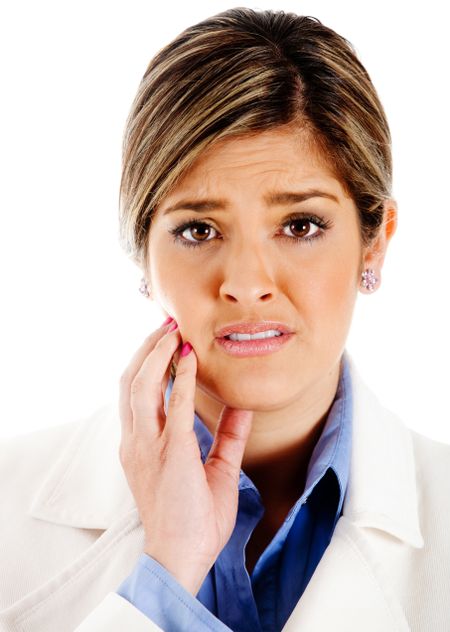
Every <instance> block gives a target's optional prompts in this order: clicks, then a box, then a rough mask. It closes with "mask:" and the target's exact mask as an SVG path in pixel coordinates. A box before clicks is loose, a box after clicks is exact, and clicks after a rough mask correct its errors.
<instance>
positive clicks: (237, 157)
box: [167, 126, 339, 198]
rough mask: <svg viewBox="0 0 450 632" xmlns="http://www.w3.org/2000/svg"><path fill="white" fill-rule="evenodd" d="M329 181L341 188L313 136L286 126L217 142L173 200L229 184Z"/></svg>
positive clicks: (182, 181) (180, 183)
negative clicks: (237, 182) (180, 194)
mask: <svg viewBox="0 0 450 632" xmlns="http://www.w3.org/2000/svg"><path fill="white" fill-rule="evenodd" d="M280 177H281V178H282V179H283V180H287V181H299V180H305V181H306V180H318V179H320V180H322V181H325V180H327V181H328V182H329V183H330V184H332V182H333V181H334V182H335V184H337V185H339V182H338V178H337V177H336V174H335V172H334V171H333V169H332V167H331V163H330V161H329V160H328V156H326V155H325V154H324V153H323V152H322V151H321V150H320V149H319V146H318V144H317V143H315V142H314V139H313V138H312V137H311V134H310V133H308V132H306V131H304V130H302V129H298V127H291V126H289V127H288V126H285V127H283V128H275V129H273V130H267V131H264V132H258V133H257V134H252V135H246V136H239V137H235V138H226V139H222V140H219V141H216V142H214V143H213V144H212V145H211V146H209V147H208V148H207V149H206V150H205V151H203V153H202V154H200V156H199V157H198V158H197V159H196V161H195V162H194V163H193V165H192V166H191V167H190V168H189V169H188V170H187V171H186V172H185V174H184V175H183V176H182V177H181V178H180V180H179V181H178V183H177V186H176V188H175V189H173V190H172V192H171V193H170V194H169V195H168V196H167V197H168V198H172V197H173V195H177V194H178V193H181V192H183V193H185V192H187V191H192V192H193V191H194V190H195V191H197V192H200V191H199V189H201V190H202V191H205V190H206V189H208V188H209V186H214V187H217V186H221V185H223V184H226V183H227V182H229V181H232V182H235V181H236V180H249V181H250V180H252V179H254V180H255V183H257V182H261V181H262V182H263V183H264V182H265V181H266V179H267V182H268V181H269V180H271V181H273V180H274V179H278V178H280Z"/></svg>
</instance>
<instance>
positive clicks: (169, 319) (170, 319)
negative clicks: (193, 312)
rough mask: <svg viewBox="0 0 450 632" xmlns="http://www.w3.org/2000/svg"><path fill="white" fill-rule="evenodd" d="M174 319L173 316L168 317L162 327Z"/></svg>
mask: <svg viewBox="0 0 450 632" xmlns="http://www.w3.org/2000/svg"><path fill="white" fill-rule="evenodd" d="M172 321H173V318H172V316H168V317H167V318H166V320H165V321H164V322H163V324H162V325H161V327H164V326H165V325H168V324H169V323H171V322H172Z"/></svg>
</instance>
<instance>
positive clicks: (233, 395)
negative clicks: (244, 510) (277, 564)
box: [121, 126, 397, 594]
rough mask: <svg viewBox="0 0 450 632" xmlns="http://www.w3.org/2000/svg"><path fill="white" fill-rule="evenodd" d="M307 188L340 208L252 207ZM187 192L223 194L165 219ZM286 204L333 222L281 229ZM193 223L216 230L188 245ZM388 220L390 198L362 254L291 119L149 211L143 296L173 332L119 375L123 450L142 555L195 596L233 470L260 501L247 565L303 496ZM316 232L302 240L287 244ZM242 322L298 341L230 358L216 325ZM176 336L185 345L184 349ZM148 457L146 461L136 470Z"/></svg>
mask: <svg viewBox="0 0 450 632" xmlns="http://www.w3.org/2000/svg"><path fill="white" fill-rule="evenodd" d="M310 188H311V189H312V188H314V189H319V190H321V191H325V192H328V193H329V194H332V195H334V196H336V198H337V201H333V200H331V199H327V198H324V197H314V198H311V199H309V200H307V201H304V202H302V203H298V202H297V203H295V204H283V205H276V206H268V205H267V204H266V202H265V200H264V197H265V195H266V194H268V192H273V191H304V190H306V189H310ZM199 198H202V199H203V198H207V199H218V198H220V199H222V200H225V201H226V207H225V208H224V209H215V210H207V211H202V212H200V213H194V212H193V211H192V210H187V209H181V210H177V211H174V212H172V213H168V214H165V211H166V210H167V209H168V208H169V207H171V206H172V205H174V204H177V203H179V202H180V201H181V200H186V199H188V200H198V199H199ZM293 212H308V213H312V214H315V215H317V216H319V217H320V218H322V219H323V220H325V221H327V222H329V228H328V229H321V228H320V227H318V226H317V225H316V224H314V223H308V222H307V223H306V224H304V225H303V226H302V222H299V221H297V222H295V223H294V225H293V224H292V222H291V223H290V224H289V223H288V224H287V225H285V226H284V227H283V224H284V223H285V222H286V220H287V218H288V216H289V215H290V214H292V213H293ZM193 217H195V219H196V221H198V222H207V223H208V224H209V225H210V226H212V229H210V232H209V233H205V227H204V226H203V227H201V226H200V227H198V226H197V228H195V227H194V228H191V229H190V230H185V231H184V233H183V235H184V237H185V239H187V240H191V241H195V239H197V241H200V242H201V243H202V245H201V246H199V247H197V248H187V247H183V246H182V245H181V244H180V243H179V242H178V243H176V242H174V241H173V236H172V235H171V234H170V232H169V230H170V229H173V228H174V227H175V226H176V225H177V224H181V223H182V222H185V221H188V220H189V219H191V218H193ZM396 226H397V209H396V203H395V201H394V200H388V201H387V202H386V203H385V218H384V223H383V226H382V227H381V230H380V233H379V236H378V238H377V239H376V241H375V242H374V243H373V244H372V245H371V246H370V247H369V248H365V249H363V248H362V245H361V241H360V235H359V219H358V215H357V209H356V207H355V204H354V202H353V200H352V199H351V198H350V197H349V196H348V195H347V194H346V193H345V190H344V188H343V186H342V184H341V183H340V182H339V180H338V178H337V177H336V175H335V174H334V173H333V171H332V170H331V169H330V168H329V166H328V165H327V163H326V161H325V160H324V159H323V157H321V156H320V155H319V154H318V153H317V152H316V151H314V149H313V147H312V145H311V143H309V142H308V137H307V135H306V132H304V131H302V130H300V129H298V128H293V127H291V126H285V127H283V128H278V129H276V130H271V131H268V132H263V133H260V134H258V135H255V136H253V137H250V138H239V139H232V140H230V139H228V140H225V141H221V142H220V143H216V144H215V145H214V146H212V147H211V148H210V149H208V150H207V151H206V152H204V154H203V155H202V156H201V157H200V158H199V159H198V160H197V162H196V163H195V164H194V166H193V167H192V168H191V169H190V171H189V172H188V173H187V174H186V175H185V176H184V177H183V179H182V180H181V181H180V182H179V183H178V185H177V187H176V188H175V189H174V190H173V191H172V192H171V193H170V195H168V196H167V197H166V198H165V199H164V200H163V202H162V203H161V204H160V206H159V207H158V208H157V210H156V213H155V216H154V219H153V222H152V228H151V232H150V235H149V249H148V259H147V265H146V269H145V270H144V273H145V277H146V280H147V282H148V285H149V286H150V287H151V289H152V294H153V299H154V300H157V301H158V303H159V304H160V306H161V308H162V309H163V311H164V312H165V313H166V314H167V315H170V316H172V317H173V318H174V319H175V321H176V322H177V323H178V329H177V330H176V331H175V332H171V333H169V334H168V333H165V331H162V330H161V331H159V330H158V331H157V332H155V333H154V334H153V337H152V336H150V337H149V339H148V340H147V341H146V342H145V343H144V345H143V347H142V348H141V349H140V350H139V351H138V352H137V354H136V356H135V357H134V359H133V360H132V362H131V363H130V365H129V367H128V368H127V370H126V371H125V373H124V376H123V378H122V386H121V393H122V394H121V401H122V404H121V411H122V413H121V414H122V421H123V447H122V452H121V454H122V464H123V466H124V470H125V473H126V475H127V478H128V481H129V484H130V487H131V489H132V491H133V494H134V496H135V499H136V502H137V505H138V508H139V510H140V515H141V520H142V522H143V524H144V529H145V532H146V534H148V537H147V538H146V548H145V551H146V552H147V553H148V554H149V555H152V556H153V557H154V558H155V559H157V560H158V561H160V563H162V564H163V565H164V566H166V568H168V569H169V570H170V571H171V572H172V573H173V574H174V576H175V577H176V578H177V579H178V580H179V581H180V582H181V583H182V584H183V585H184V586H185V587H186V588H187V589H188V590H190V591H191V592H192V594H196V592H197V591H198V589H199V588H200V586H201V583H202V581H203V579H204V577H205V576H206V574H207V572H208V571H209V568H211V566H212V565H213V564H214V562H215V559H216V558H217V556H218V554H219V553H220V551H221V550H222V548H223V546H224V545H225V544H226V542H227V540H228V539H229V536H230V535H231V532H232V529H233V527H234V521H235V518H236V511H237V482H238V478H239V469H240V467H242V468H243V469H244V470H245V472H246V473H247V474H248V475H249V476H250V478H251V479H252V480H253V482H254V483H255V485H256V486H257V488H258V490H259V491H260V493H261V496H262V500H263V503H264V506H265V508H266V512H265V515H264V517H263V519H262V520H261V522H260V523H259V524H258V526H257V528H256V529H255V532H254V534H253V535H252V538H251V539H250V541H249V543H248V545H247V548H246V555H247V565H248V568H249V570H251V568H253V565H254V563H255V562H256V560H257V559H258V557H259V555H260V554H261V553H262V551H263V550H264V548H265V546H266V545H267V544H268V542H269V541H270V539H271V538H272V537H273V535H274V534H275V532H276V531H277V529H278V528H279V526H280V524H281V523H282V521H283V520H284V518H285V517H286V514H287V512H288V511H289V509H290V508H291V506H292V504H293V502H295V500H296V499H297V498H298V497H299V496H300V495H301V493H302V492H303V489H304V485H305V482H306V471H307V466H308V463H309V459H310V457H311V453H312V450H313V449H314V446H315V444H316V442H317V440H318V438H319V436H320V433H321V432H322V430H323V426H324V423H325V422H326V419H327V415H328V412H329V410H330V407H331V405H332V402H333V399H334V396H335V393H336V389H337V385H338V379H339V368H340V359H341V356H342V353H343V351H344V348H345V343H346V338H347V335H348V331H349V328H350V324H351V320H352V314H353V310H354V306H355V301H356V298H357V293H358V290H359V291H362V292H366V290H364V289H362V288H361V286H360V280H361V272H362V271H363V270H364V269H365V268H367V267H369V268H372V269H374V270H375V274H376V276H377V277H378V279H380V276H381V268H382V265H383V262H384V258H385V254H386V249H387V246H388V243H389V241H390V239H391V237H392V236H393V234H394V232H395V230H396ZM199 229H200V230H199ZM322 232H323V235H322V238H320V239H317V240H315V241H311V242H309V243H307V242H306V241H295V239H294V236H300V237H302V236H305V235H306V236H310V235H313V234H314V233H316V234H318V233H322ZM205 234H206V237H205ZM283 234H284V235H285V237H284V238H283V237H282V235H283ZM219 237H220V238H219ZM205 239H206V241H204V240H205ZM202 240H203V241H202ZM208 240H209V241H208ZM249 320H252V321H255V320H256V321H259V320H274V321H280V322H283V323H285V324H287V325H288V326H289V327H290V328H291V330H292V331H293V332H294V336H293V337H292V340H291V341H290V342H289V343H288V344H287V345H285V346H284V347H282V348H281V349H280V350H278V351H277V352H275V353H272V354H269V355H265V356H259V357H256V356H253V357H247V358H236V357H232V356H229V355H228V354H226V353H225V352H224V351H223V350H222V349H221V348H220V347H219V346H218V345H217V343H216V342H215V340H214V338H215V332H216V331H217V330H218V329H219V328H220V327H223V326H225V325H226V324H229V323H231V322H235V321H249ZM170 341H172V342H170ZM185 341H189V343H190V344H191V345H192V346H193V351H192V352H191V353H190V354H189V355H187V356H186V357H180V353H179V352H180V346H179V345H180V343H182V342H185ZM158 349H159V351H158ZM158 354H159V355H158ZM174 354H175V355H174ZM172 356H173V357H174V359H175V360H176V361H177V362H178V371H177V377H176V379H175V382H174V389H173V393H172V398H173V399H174V403H173V404H172V398H171V402H170V403H169V411H168V412H167V415H166V412H165V411H164V410H163V405H162V403H161V399H162V397H161V389H163V391H164V390H165V387H166V385H167V380H168V377H169V369H170V361H171V359H172ZM149 384H151V385H152V389H153V391H152V390H151V389H149V387H148V385H149ZM158 387H159V391H158ZM152 392H153V395H152V394H151V393H152ZM152 397H153V399H152ZM156 401H157V402H158V405H156V404H155V402H156ZM194 410H195V411H196V412H197V413H198V414H199V416H200V418H201V419H202V420H203V422H204V423H205V424H206V426H207V427H208V428H209V430H210V431H211V433H212V434H213V436H215V444H214V446H213V449H212V451H211V453H210V458H209V459H208V461H207V463H206V465H205V466H203V465H202V464H201V463H199V462H198V461H199V453H198V445H197V443H196V438H195V434H194V433H193V416H194ZM139 419H144V420H147V426H148V420H149V419H152V420H153V422H152V423H153V429H152V433H153V434H152V435H151V436H150V434H149V435H148V436H147V438H146V439H145V440H144V441H143V442H141V443H140V444H139V441H138V444H139V445H140V447H139V449H138V448H136V445H135V444H136V442H135V441H133V439H132V435H133V434H135V433H134V431H133V428H134V427H135V426H136V425H137V427H139V424H141V427H142V428H144V427H145V424H143V423H142V421H139ZM169 427H170V428H172V429H173V428H176V431H175V432H172V431H168V430H167V428H169ZM142 432H144V431H142ZM147 432H149V430H148V428H147ZM133 446H134V447H133ZM148 452H151V453H154V460H153V462H155V461H156V462H157V463H158V464H159V465H158V466H153V468H152V467H149V466H148V462H149V458H148ZM167 455H169V457H168V456H167ZM171 457H172V458H171ZM151 489H158V490H160V491H161V493H160V494H159V495H158V497H156V495H154V494H152V493H151V492H150V491H149V490H151ZM163 490H164V492H163ZM181 490H184V491H183V492H182V491H181ZM158 499H159V500H158ZM160 499H164V502H161V500H160ZM180 505H182V506H183V508H182V509H180V508H179V507H180ZM199 525H202V528H199ZM178 529H179V532H178ZM150 533H151V534H152V536H151V538H150V535H149V534H150ZM168 533H169V534H170V535H169V536H168ZM158 534H159V536H158ZM193 551H194V552H195V553H193Z"/></svg>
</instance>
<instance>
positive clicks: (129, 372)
mask: <svg viewBox="0 0 450 632" xmlns="http://www.w3.org/2000/svg"><path fill="white" fill-rule="evenodd" d="M171 325H172V323H167V324H164V323H163V324H162V325H161V326H160V327H158V329H156V330H155V331H153V332H152V333H151V334H150V335H149V336H147V338H146V339H145V340H144V342H143V343H142V345H141V346H140V347H139V349H138V350H137V351H136V352H135V353H134V355H133V357H132V358H131V360H130V362H129V364H128V366H127V368H126V369H125V371H124V372H123V373H122V376H121V378H120V384H119V415H120V419H121V423H122V435H123V434H124V433H125V432H126V433H131V432H132V430H133V413H132V410H131V407H130V387H131V382H132V381H133V379H134V378H135V376H136V374H137V372H138V371H139V369H140V368H141V366H142V363H143V361H144V360H145V358H146V357H147V356H148V354H149V353H150V352H151V351H152V350H153V349H154V347H155V345H156V343H157V342H158V340H160V339H161V338H162V337H163V336H164V335H165V333H166V332H167V330H168V329H169V328H170V326H171Z"/></svg>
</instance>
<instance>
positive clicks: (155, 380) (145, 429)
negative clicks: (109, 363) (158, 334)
mask: <svg viewBox="0 0 450 632" xmlns="http://www.w3.org/2000/svg"><path fill="white" fill-rule="evenodd" d="M180 342H181V334H180V331H179V330H178V329H175V330H174V331H172V332H171V331H170V330H169V331H168V332H167V333H166V335H165V336H163V337H162V338H161V339H160V340H158V342H157V343H156V345H155V347H154V348H153V350H152V351H151V353H149V355H148V356H147V357H146V358H145V359H144V361H143V363H142V366H141V368H140V369H139V371H138V372H137V374H136V376H135V377H134V379H133V381H132V382H131V387H130V408H131V410H132V413H133V434H142V433H144V434H146V435H147V436H148V435H149V434H159V433H160V432H161V431H162V430H163V429H164V426H165V421H166V418H165V413H164V404H163V401H162V397H161V391H162V381H163V379H164V375H165V373H166V371H167V369H168V367H170V361H171V358H172V356H173V354H174V353H175V351H176V350H177V347H178V346H179V344H180Z"/></svg>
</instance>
